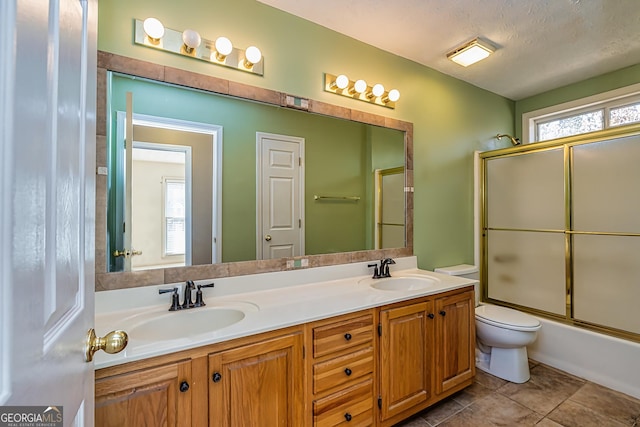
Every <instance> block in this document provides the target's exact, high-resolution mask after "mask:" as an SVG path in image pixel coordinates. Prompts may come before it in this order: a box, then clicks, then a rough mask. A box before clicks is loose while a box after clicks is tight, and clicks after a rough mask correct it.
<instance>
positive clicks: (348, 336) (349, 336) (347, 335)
mask: <svg viewBox="0 0 640 427" xmlns="http://www.w3.org/2000/svg"><path fill="white" fill-rule="evenodd" d="M351 338H352V337H351V334H350V333H349V332H347V333H346V334H344V339H345V340H347V341H350V340H351Z"/></svg>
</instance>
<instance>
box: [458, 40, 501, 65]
mask: <svg viewBox="0 0 640 427" xmlns="http://www.w3.org/2000/svg"><path fill="white" fill-rule="evenodd" d="M494 51H495V47H494V46H492V45H491V44H489V43H488V42H485V41H483V40H481V39H480V38H479V37H476V38H475V39H473V40H471V41H470V42H467V43H465V44H463V45H462V46H460V47H457V48H456V49H454V50H453V51H451V52H449V53H447V58H449V59H450V60H452V61H453V62H455V63H456V64H460V65H462V66H463V67H468V66H469V65H471V64H475V63H476V62H478V61H482V60H483V59H485V58H487V57H488V56H489V55H491V54H492V53H493V52H494Z"/></svg>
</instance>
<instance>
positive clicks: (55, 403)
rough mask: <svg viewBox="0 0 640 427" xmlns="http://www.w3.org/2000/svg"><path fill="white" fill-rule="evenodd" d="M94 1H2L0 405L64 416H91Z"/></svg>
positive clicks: (67, 419)
mask: <svg viewBox="0 0 640 427" xmlns="http://www.w3.org/2000/svg"><path fill="white" fill-rule="evenodd" d="M97 8H98V4H97V1H95V0H49V1H42V0H38V1H37V0H2V2H0V135H2V136H1V140H2V144H1V145H0V162H2V166H1V167H0V199H1V200H2V209H1V210H0V242H2V248H3V249H2V256H1V257H0V280H1V281H2V283H1V284H0V285H1V286H0V317H1V319H0V320H1V322H0V324H1V326H0V328H1V329H0V331H1V332H0V411H2V410H4V409H6V407H7V406H17V405H20V406H23V405H38V406H43V407H45V408H46V407H49V406H51V407H56V409H57V410H60V408H61V409H62V411H63V417H64V425H71V424H72V423H76V425H83V424H84V423H86V424H87V425H91V424H92V423H93V364H92V363H85V361H84V356H83V344H84V341H85V336H86V333H87V329H88V328H89V327H91V326H92V325H93V318H94V308H93V298H94V234H95V229H94V216H95V173H96V171H95V108H96V31H97ZM99 332H102V331H99ZM56 409H49V412H48V413H49V414H51V413H56V414H57V412H56Z"/></svg>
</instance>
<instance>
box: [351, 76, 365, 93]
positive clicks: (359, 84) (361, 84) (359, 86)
mask: <svg viewBox="0 0 640 427" xmlns="http://www.w3.org/2000/svg"><path fill="white" fill-rule="evenodd" d="M353 88H354V89H355V90H356V92H358V93H364V91H365V90H367V82H365V81H364V80H362V79H360V80H357V81H356V83H355V84H354V85H353Z"/></svg>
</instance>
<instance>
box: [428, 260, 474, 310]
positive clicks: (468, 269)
mask: <svg viewBox="0 0 640 427" xmlns="http://www.w3.org/2000/svg"><path fill="white" fill-rule="evenodd" d="M433 271H434V272H436V273H442V274H448V275H450V276H459V277H464V278H465V279H473V280H476V281H477V280H479V279H480V273H479V272H478V267H476V266H475V265H470V264H458V265H451V266H449V267H438V268H436V269H435V270H433ZM473 290H474V291H475V296H476V307H477V306H478V305H479V304H480V282H478V281H477V282H476V283H475V284H474V285H473Z"/></svg>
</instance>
